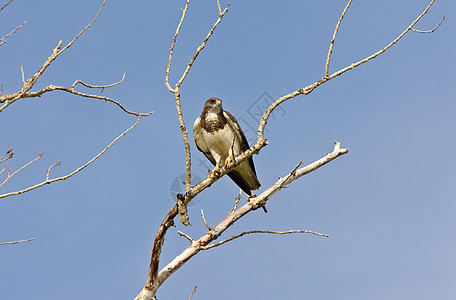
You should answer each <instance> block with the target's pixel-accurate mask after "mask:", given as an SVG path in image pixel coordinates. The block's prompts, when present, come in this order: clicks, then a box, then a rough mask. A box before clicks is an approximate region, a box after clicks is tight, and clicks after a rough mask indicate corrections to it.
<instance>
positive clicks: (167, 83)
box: [165, 0, 190, 93]
mask: <svg viewBox="0 0 456 300" xmlns="http://www.w3.org/2000/svg"><path fill="white" fill-rule="evenodd" d="M189 3H190V0H187V2H185V8H184V9H182V17H181V19H180V22H179V24H178V25H177V29H176V32H175V33H174V38H173V41H172V42H171V47H170V48H169V57H168V65H167V66H166V73H165V84H166V86H167V87H168V90H169V91H170V92H171V93H174V92H175V91H174V89H173V88H172V87H171V86H170V85H169V71H170V70H171V61H172V59H173V50H174V45H175V44H176V40H177V35H178V34H179V31H180V28H181V26H182V23H183V22H184V19H185V14H186V13H187V9H188V4H189Z"/></svg>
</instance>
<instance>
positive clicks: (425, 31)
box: [412, 16, 445, 33]
mask: <svg viewBox="0 0 456 300" xmlns="http://www.w3.org/2000/svg"><path fill="white" fill-rule="evenodd" d="M444 20H445V16H443V18H442V21H440V23H439V24H438V25H437V26H435V27H434V29H431V30H418V29H415V28H412V30H413V31H415V32H419V33H431V32H434V31H436V30H437V28H439V27H440V25H442V23H443V21H444Z"/></svg>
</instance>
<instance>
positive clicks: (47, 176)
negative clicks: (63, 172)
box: [46, 160, 60, 180]
mask: <svg viewBox="0 0 456 300" xmlns="http://www.w3.org/2000/svg"><path fill="white" fill-rule="evenodd" d="M56 166H60V160H59V161H58V162H56V163H55V164H53V165H51V166H50V167H49V169H48V170H47V172H46V180H49V173H50V172H51V169H52V168H53V167H56Z"/></svg>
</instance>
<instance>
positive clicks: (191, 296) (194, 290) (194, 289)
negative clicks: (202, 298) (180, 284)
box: [189, 285, 197, 300]
mask: <svg viewBox="0 0 456 300" xmlns="http://www.w3.org/2000/svg"><path fill="white" fill-rule="evenodd" d="M196 287H197V285H195V287H194V288H193V292H192V294H191V295H190V299H189V300H192V299H193V295H194V294H195V292H196Z"/></svg>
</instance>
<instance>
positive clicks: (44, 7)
mask: <svg viewBox="0 0 456 300" xmlns="http://www.w3.org/2000/svg"><path fill="white" fill-rule="evenodd" d="M4 3H6V0H2V1H1V3H0V5H3V4H4ZM101 3H102V1H93V0H91V1H88V0H83V1H77V2H76V1H61V0H60V1H57V0H48V1H21V0H15V1H13V3H11V4H10V5H9V6H8V7H7V8H5V9H4V10H3V11H2V12H0V29H1V31H0V36H3V34H6V33H8V32H9V31H10V30H12V29H14V28H15V27H16V26H18V25H20V24H21V23H22V22H23V21H25V20H28V22H27V24H26V25H24V27H23V28H21V29H20V30H19V31H18V32H17V33H15V34H14V35H13V36H11V37H10V38H9V39H8V42H7V43H6V44H4V45H2V46H0V83H1V84H2V86H3V93H11V92H16V91H18V90H19V89H20V87H21V86H22V80H21V71H20V65H21V64H22V65H23V68H24V72H25V75H26V77H29V76H31V75H33V74H34V73H35V72H36V71H37V70H38V69H39V67H40V66H41V65H42V63H43V62H44V61H45V60H46V59H47V57H49V55H50V54H51V51H52V49H54V47H55V46H56V45H57V43H58V41H59V40H63V42H64V44H65V43H67V42H68V41H70V40H71V39H72V38H73V37H74V36H75V35H76V34H77V33H78V32H79V31H80V30H81V29H82V28H83V27H84V26H85V25H86V24H87V23H88V22H89V21H90V20H91V19H92V18H93V16H94V15H95V14H96V12H97V11H98V8H99V6H100V5H101ZM427 4H428V1H427V0H415V1H408V0H385V1H354V2H353V4H352V7H351V8H350V10H349V11H348V13H347V15H346V17H345V18H344V20H343V22H342V25H341V29H340V33H339V35H338V37H337V40H336V44H335V47H334V54H333V59H332V64H331V69H330V70H331V72H334V71H337V70H338V69H340V68H343V67H345V66H348V65H350V64H351V63H353V62H356V61H358V60H360V59H362V58H364V57H366V56H368V55H370V54H371V53H373V52H375V51H377V50H379V49H381V48H383V47H384V46H385V45H387V44H388V43H389V42H390V41H392V40H393V39H394V38H395V37H396V36H398V35H399V34H400V33H401V32H402V31H403V30H404V29H405V28H406V27H407V26H408V25H409V24H410V23H411V22H412V21H413V20H414V19H415V18H416V17H417V16H418V15H419V14H420V13H421V12H422V11H423V10H424V9H425V7H426V6H427ZM222 5H223V6H224V5H226V2H225V1H222ZM345 5H346V2H345V1H333V0H330V1H291V0H290V1H261V2H260V1H255V2H254V1H232V3H231V6H230V10H229V12H228V13H227V14H226V15H225V17H224V19H223V22H222V24H220V26H219V27H218V28H217V30H216V32H215V33H214V36H213V37H212V38H211V40H210V41H209V42H208V44H207V47H206V48H205V49H204V51H203V52H202V54H201V55H200V56H199V57H198V59H197V61H196V63H195V65H194V66H193V68H192V70H191V71H190V74H189V76H188V77H187V79H186V81H185V82H184V84H183V85H182V88H181V94H182V108H183V114H184V118H185V121H186V124H187V127H188V128H189V129H191V128H192V125H193V121H194V120H195V119H196V118H197V117H198V115H199V114H200V113H201V110H202V107H203V104H204V101H205V100H206V99H207V98H209V97H212V96H215V97H219V98H221V99H222V100H223V106H224V109H226V110H228V111H229V112H231V113H232V114H233V115H235V116H236V117H237V118H238V119H239V120H240V122H241V125H242V127H243V128H244V131H245V133H246V135H247V137H248V139H249V140H250V141H253V140H254V139H255V131H256V128H257V127H258V118H257V117H256V113H257V111H258V109H260V110H261V109H264V103H266V102H268V101H272V100H273V99H277V98H278V97H281V96H283V95H285V94H287V93H289V92H292V91H294V90H296V89H299V88H302V87H304V86H307V85H308V84H311V83H313V82H314V81H316V80H319V79H320V78H321V77H322V76H323V74H324V63H325V60H326V55H327V51H328V46H329V42H330V40H331V37H332V34H333V30H334V26H335V24H336V22H337V19H338V17H339V15H340V13H341V11H342V10H343V8H344V7H345ZM183 6H184V1H108V2H107V4H106V7H105V9H104V11H103V12H102V14H101V15H100V17H99V19H98V20H97V21H96V22H95V23H94V24H93V26H92V27H91V28H90V29H89V30H88V31H87V32H86V33H85V34H84V35H83V36H82V37H81V38H80V39H79V40H78V41H77V42H76V43H75V44H74V45H73V46H72V47H71V48H70V49H69V50H68V51H67V52H65V53H63V54H62V55H61V56H60V57H59V58H58V59H57V60H56V61H54V62H53V64H52V65H51V67H49V69H48V70H47V71H46V73H45V74H44V75H43V76H42V77H41V78H40V79H39V81H38V82H37V84H36V86H35V87H34V88H33V91H36V90H38V89H40V88H43V87H45V86H47V85H49V84H54V85H62V86H67V87H68V86H71V84H72V83H73V82H74V81H75V80H77V79H80V80H84V81H85V82H87V83H91V84H109V83H112V82H115V81H118V80H120V79H121V77H122V74H123V72H124V71H126V78H125V81H124V82H123V83H122V84H121V85H119V86H116V87H114V88H112V89H105V90H104V91H103V93H102V95H105V96H108V97H112V98H114V99H115V100H117V101H119V102H121V103H122V104H123V105H124V106H125V107H126V108H127V109H130V110H134V111H137V112H144V113H145V112H148V111H151V110H153V111H154V112H155V113H154V115H152V116H150V117H147V118H144V119H142V120H141V122H140V124H139V125H138V126H137V127H136V128H135V129H134V130H133V131H131V132H130V133H128V134H127V135H126V136H124V137H123V138H122V139H121V140H119V141H118V142H117V143H116V144H115V145H114V146H113V147H112V148H111V149H109V150H108V151H107V152H106V153H105V154H104V155H103V156H102V157H100V159H98V160H97V161H95V162H94V163H93V164H92V165H90V166H89V167H88V168H87V169H85V170H83V171H82V172H80V173H79V174H77V175H75V176H73V177H72V178H70V179H68V180H66V181H61V182H57V183H54V184H51V185H48V186H45V187H42V188H40V189H37V190H34V191H31V192H28V193H26V194H23V195H20V196H14V197H9V198H5V199H0V242H6V241H14V240H21V239H26V238H32V237H33V238H35V240H33V241H31V242H27V243H21V244H17V245H6V246H0V299H2V300H14V299H31V298H33V299H36V300H41V299H62V298H63V299H66V300H80V299H132V298H134V296H136V294H137V293H138V292H139V291H140V290H141V288H142V287H143V284H144V283H145V279H146V275H147V270H148V265H149V259H150V252H151V245H152V241H153V238H154V236H155V232H156V230H157V228H158V225H159V223H160V222H161V220H162V219H163V217H164V216H165V214H166V213H167V211H168V210H169V208H170V207H171V206H172V205H173V199H172V198H171V193H172V192H173V191H175V190H176V187H175V186H173V181H174V182H175V181H176V178H178V177H179V176H181V175H182V174H183V173H184V170H185V157H184V147H183V143H182V137H181V132H180V130H179V126H178V123H177V116H176V112H175V104H174V99H173V95H172V94H171V93H169V92H168V90H167V89H166V87H165V84H164V75H165V67H166V63H167V58H168V54H169V46H170V43H171V39H172V36H173V34H174V32H175V29H176V26H177V23H178V21H179V20H180V16H181V10H180V9H179V7H183ZM455 12H456V3H455V2H454V1H443V0H437V1H436V3H435V4H434V6H433V7H432V8H431V10H430V11H429V13H428V14H427V15H426V16H425V17H424V18H423V19H422V21H421V22H420V23H419V24H418V25H417V29H421V30H428V29H432V28H433V27H434V26H435V25H437V24H438V23H439V22H440V20H441V18H442V17H443V16H446V20H445V22H444V23H443V25H442V26H441V27H440V28H439V29H438V30H437V31H436V32H434V33H432V34H419V33H416V32H410V33H408V34H407V35H406V36H405V37H404V38H403V39H402V40H401V41H400V42H399V43H398V44H396V45H395V46H393V47H392V48H391V49H390V50H389V51H388V52H387V53H385V54H383V55H381V56H380V57H377V58H375V59H374V60H372V61H371V62H369V63H367V64H365V65H363V66H361V67H359V68H357V69H355V70H352V71H349V72H348V73H345V74H344V75H343V76H341V77H338V78H336V79H334V80H332V81H330V82H328V83H326V84H324V85H322V86H320V87H319V88H318V89H316V90H315V91H314V92H312V93H311V94H310V95H308V96H299V97H297V98H294V99H292V100H290V101H289V102H287V103H285V104H284V105H283V106H281V107H280V110H278V111H277V113H276V114H275V115H274V117H271V119H270V122H269V123H268V126H267V130H266V132H265V137H266V138H267V139H268V140H269V142H270V145H269V146H267V147H266V148H264V149H263V150H262V151H261V153H260V154H259V155H256V156H254V161H255V165H256V170H257V173H258V178H259V180H260V182H261V184H262V187H261V189H260V190H259V192H261V191H263V190H264V189H266V188H267V187H269V186H270V185H271V184H273V183H274V182H275V181H276V179H277V177H278V176H283V175H285V174H287V173H288V172H289V171H290V170H292V169H293V167H294V166H295V165H296V164H297V163H298V162H299V161H303V163H304V164H307V163H311V162H313V161H315V160H317V159H319V158H320V157H322V156H324V155H325V154H326V152H331V151H332V149H333V141H334V140H338V141H340V142H341V143H342V147H347V148H349V149H350V152H349V153H348V154H347V155H345V156H343V157H340V158H338V159H337V160H335V161H333V162H332V163H330V164H328V165H326V166H324V167H323V168H321V169H319V170H318V171H316V172H314V173H312V174H309V175H307V176H305V177H302V178H301V179H300V180H299V181H295V182H294V183H293V184H291V185H290V187H289V188H288V189H285V190H282V191H280V192H279V193H278V194H276V195H275V196H274V197H273V198H272V199H271V200H270V202H268V205H267V206H268V209H269V213H268V214H265V213H264V212H263V211H262V210H258V211H255V212H253V213H251V214H249V215H248V216H246V217H245V218H243V219H242V220H240V221H239V222H238V223H236V224H235V226H233V227H232V228H230V229H229V230H228V231H227V232H226V233H224V234H223V236H222V237H223V238H227V237H229V236H231V235H234V234H237V233H240V232H242V231H246V230H254V229H269V230H289V229H307V230H313V231H318V232H322V233H327V234H331V235H332V237H331V238H324V237H316V236H309V235H292V236H265V235H261V236H259V235H257V236H246V237H243V238H242V239H238V240H236V241H233V242H231V243H229V244H227V245H225V246H223V247H219V248H215V249H213V250H210V251H205V252H201V253H200V254H198V255H197V256H196V257H194V258H193V259H192V260H190V261H189V262H188V263H187V264H186V265H185V266H183V267H182V268H181V269H180V270H179V271H178V272H177V273H176V274H174V275H173V276H172V277H171V278H170V279H169V280H168V281H167V282H165V284H164V285H163V286H162V287H161V288H160V290H159V292H158V294H157V296H158V299H188V298H189V296H190V293H191V291H192V289H193V287H194V285H198V289H197V292H196V294H195V296H194V297H193V299H194V300H198V299H221V300H227V299H233V297H234V298H236V299H359V300H361V299H379V300H380V299H382V300H383V299H415V300H416V299H454V298H455V297H456V287H455V284H454V283H455V282H456V258H455V253H456V242H455V233H454V228H456V175H455V172H454V168H455V167H456V159H455V158H454V153H455V150H456V137H455V127H456V117H455V111H456V103H455V93H454V87H455V78H456V72H455V69H456V60H455V55H454V48H455V46H456V40H455V36H456V35H455V29H456V26H455V17H456V15H455ZM217 16H218V11H217V5H216V1H198V0H194V1H192V2H191V3H190V7H189V11H188V14H187V18H186V20H185V21H184V24H183V27H182V30H181V34H180V36H179V38H178V41H177V44H176V47H175V55H174V60H173V66H172V70H171V75H170V78H171V82H175V81H176V80H177V79H178V78H180V76H181V74H182V72H183V70H184V68H185V66H186V64H187V63H188V61H189V59H190V58H191V56H192V55H193V53H194V51H195V50H196V48H197V46H198V45H199V44H200V43H201V41H202V39H203V38H204V37H205V36H206V34H207V32H208V30H209V29H210V27H211V26H212V24H213V23H214V22H215V20H216V19H217ZM80 90H81V91H86V92H96V91H93V90H92V91H88V90H87V89H85V88H80ZM96 93H99V92H98V91H97V92H96ZM135 121H136V118H135V117H134V116H131V115H127V114H125V113H124V112H122V111H121V110H120V109H119V108H118V107H116V106H115V105H112V104H111V103H106V102H103V101H98V100H91V99H82V98H79V97H77V96H74V95H70V94H65V93H62V92H53V93H50V94H47V95H44V96H43V97H41V98H39V99H26V100H20V101H17V102H16V103H14V104H13V105H11V106H9V107H8V108H7V109H5V110H4V111H3V112H1V113H0V127H1V131H0V132H1V133H0V152H4V151H6V150H7V149H9V148H10V147H14V158H13V159H12V160H9V161H8V162H7V165H8V168H11V170H16V169H17V168H19V167H21V166H22V165H24V164H25V163H27V162H29V161H30V160H32V159H33V158H35V157H36V156H37V154H38V153H39V152H41V151H43V152H44V156H43V157H42V158H41V159H40V160H39V161H37V162H36V163H35V164H33V165H32V166H30V167H28V168H27V169H25V170H24V171H23V172H21V173H20V174H18V175H17V176H15V177H14V178H13V180H12V181H11V182H10V183H8V184H5V186H3V187H2V188H1V189H0V193H6V192H10V191H16V190H19V189H22V188H25V187H27V186H30V185H33V184H35V183H38V182H41V181H42V180H43V179H45V176H46V171H47V169H48V167H49V166H50V165H52V164H54V163H55V162H56V161H58V160H60V161H61V162H62V163H61V166H60V167H56V168H54V169H53V170H52V172H51V176H62V175H65V174H67V173H69V172H71V171H72V170H74V169H75V168H77V167H78V166H80V165H83V164H84V163H85V162H87V161H88V160H89V159H91V158H92V157H93V156H95V155H96V154H97V153H98V152H100V151H101V150H102V149H103V148H104V147H105V146H106V145H107V144H109V143H110V142H111V141H112V140H113V139H114V138H115V137H116V136H118V135H119V134H120V133H121V132H123V131H124V130H125V129H127V128H128V127H129V126H131V125H132V124H133V123H134V122H135ZM190 133H191V130H190ZM190 138H191V135H190ZM191 142H192V143H191V146H192V148H191V150H192V158H193V173H194V174H195V175H196V176H199V177H200V178H203V177H205V176H206V174H207V168H208V166H209V164H208V163H207V162H206V160H205V158H204V156H203V155H202V153H200V152H199V151H198V150H197V149H196V147H195V145H194V143H193V139H192V138H191ZM4 178H5V174H3V175H1V177H0V181H3V180H4ZM238 190H239V189H238V188H237V186H236V185H235V184H234V183H233V182H232V181H231V180H230V179H229V178H222V179H221V180H219V181H218V182H217V183H215V184H214V185H213V186H212V187H211V188H210V189H208V190H206V191H205V193H204V195H203V196H202V197H201V198H199V199H198V201H197V203H196V205H194V206H192V207H191V208H190V222H191V223H192V226H190V227H188V228H184V227H183V226H182V225H181V224H178V226H177V228H176V229H171V230H170V231H169V233H168V235H167V237H166V240H165V245H164V248H163V254H162V263H163V264H165V263H167V262H169V261H170V260H171V259H172V258H174V257H175V256H176V255H177V254H179V253H180V252H181V251H182V250H184V249H185V247H187V246H188V241H187V240H186V239H184V238H182V237H179V236H178V234H177V232H176V230H182V231H184V232H185V233H187V234H189V235H190V236H192V237H193V238H198V237H199V236H201V235H203V234H204V233H205V231H206V230H205V229H206V228H205V227H204V225H203V222H202V220H201V218H200V217H199V214H200V210H201V209H204V213H205V216H206V219H207V221H208V223H209V224H210V225H212V226H214V225H216V224H217V223H218V222H220V221H221V220H222V219H223V218H224V217H225V216H226V215H227V212H228V211H229V210H230V209H231V207H232V205H233V203H234V198H235V197H236V194H237V192H238ZM245 201H246V199H245V196H244V197H243V199H242V200H241V202H242V203H245Z"/></svg>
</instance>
